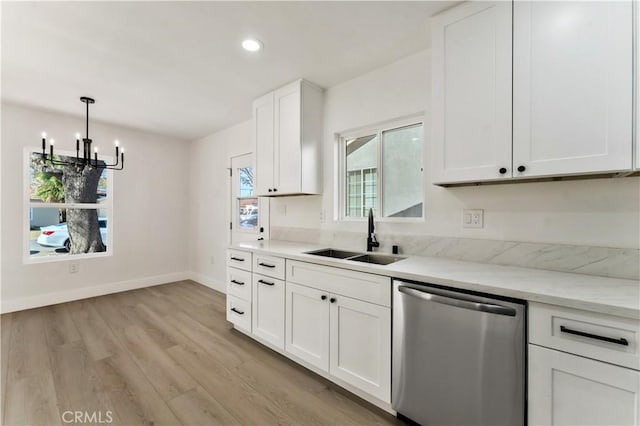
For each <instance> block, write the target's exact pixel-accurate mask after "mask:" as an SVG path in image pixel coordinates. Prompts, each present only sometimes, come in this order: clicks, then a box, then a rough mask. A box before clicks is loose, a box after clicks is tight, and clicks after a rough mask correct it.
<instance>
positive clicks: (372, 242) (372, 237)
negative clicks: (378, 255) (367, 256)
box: [367, 209, 380, 251]
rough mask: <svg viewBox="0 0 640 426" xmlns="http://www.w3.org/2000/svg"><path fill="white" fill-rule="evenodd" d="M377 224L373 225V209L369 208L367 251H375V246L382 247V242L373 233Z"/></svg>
mask: <svg viewBox="0 0 640 426" xmlns="http://www.w3.org/2000/svg"><path fill="white" fill-rule="evenodd" d="M374 229H375V226H374V225H373V209H369V234H368V235H367V251H373V248H374V247H380V243H379V242H378V240H376V235H375V234H374V233H373V231H374Z"/></svg>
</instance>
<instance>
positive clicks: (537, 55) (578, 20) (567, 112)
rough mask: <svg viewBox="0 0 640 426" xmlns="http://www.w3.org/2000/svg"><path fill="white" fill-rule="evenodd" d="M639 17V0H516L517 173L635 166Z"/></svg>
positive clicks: (550, 172)
mask: <svg viewBox="0 0 640 426" xmlns="http://www.w3.org/2000/svg"><path fill="white" fill-rule="evenodd" d="M632 19H633V14H632V8H631V1H594V2H571V1H557V2H556V1H553V2H534V1H517V2H515V6H514V23H513V28H514V39H513V40H514V41H513V43H514V46H513V47H514V49H513V51H514V58H513V59H514V61H513V168H514V176H517V177H531V176H545V175H564V174H574V173H575V174H578V173H580V174H583V173H591V172H604V171H616V170H626V169H630V168H631V159H632V154H631V152H632V122H633V117H632V94H633V83H632V77H633V64H632V58H633V55H632V41H633V36H632ZM519 167H524V171H523V172H518V168H519Z"/></svg>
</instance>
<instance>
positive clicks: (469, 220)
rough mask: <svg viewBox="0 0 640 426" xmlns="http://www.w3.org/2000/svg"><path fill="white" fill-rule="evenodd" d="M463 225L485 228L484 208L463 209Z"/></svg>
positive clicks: (464, 226)
mask: <svg viewBox="0 0 640 426" xmlns="http://www.w3.org/2000/svg"><path fill="white" fill-rule="evenodd" d="M462 227H463V228H483V227H484V210H482V209H475V210H471V209H464V210H463V211H462Z"/></svg>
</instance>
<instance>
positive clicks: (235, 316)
mask: <svg viewBox="0 0 640 426" xmlns="http://www.w3.org/2000/svg"><path fill="white" fill-rule="evenodd" d="M227 321H229V322H231V323H233V324H234V325H235V326H236V327H238V328H241V329H243V330H245V331H247V332H249V333H251V302H247V301H246V300H242V299H238V298H237V297H235V296H231V295H229V294H227Z"/></svg>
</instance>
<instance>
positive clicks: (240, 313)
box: [231, 308, 244, 315]
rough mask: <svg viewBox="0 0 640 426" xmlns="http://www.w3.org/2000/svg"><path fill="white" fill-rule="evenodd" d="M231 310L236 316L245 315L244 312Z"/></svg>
mask: <svg viewBox="0 0 640 426" xmlns="http://www.w3.org/2000/svg"><path fill="white" fill-rule="evenodd" d="M231 310H232V311H233V312H235V313H236V314H239V315H244V312H242V311H239V310H237V309H236V308H231Z"/></svg>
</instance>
